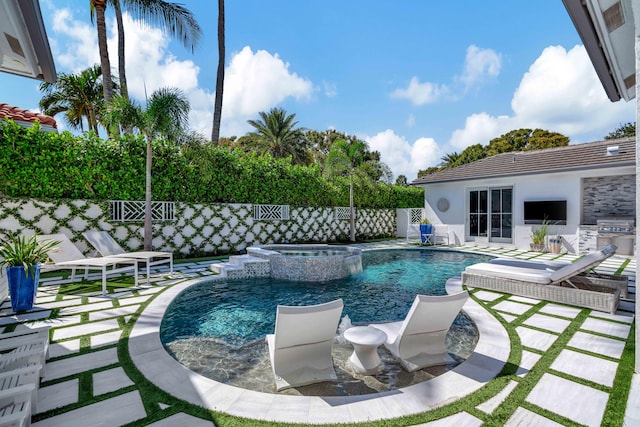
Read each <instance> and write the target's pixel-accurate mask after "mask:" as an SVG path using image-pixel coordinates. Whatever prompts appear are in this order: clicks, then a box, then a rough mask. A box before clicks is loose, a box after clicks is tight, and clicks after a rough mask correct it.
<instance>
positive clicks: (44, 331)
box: [0, 325, 51, 359]
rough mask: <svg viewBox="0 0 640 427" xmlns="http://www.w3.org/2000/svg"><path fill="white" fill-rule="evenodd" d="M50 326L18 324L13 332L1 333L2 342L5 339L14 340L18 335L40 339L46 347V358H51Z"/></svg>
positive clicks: (0, 339)
mask: <svg viewBox="0 0 640 427" xmlns="http://www.w3.org/2000/svg"><path fill="white" fill-rule="evenodd" d="M50 329H51V327H50V326H40V327H37V328H31V327H28V326H25V325H18V326H17V327H16V329H15V330H14V331H12V332H3V333H1V334H0V343H2V342H4V341H3V340H12V339H14V338H18V337H28V338H32V339H33V340H36V341H39V342H41V343H42V345H43V347H44V358H45V359H48V358H49V330H50Z"/></svg>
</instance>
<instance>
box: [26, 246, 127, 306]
mask: <svg viewBox="0 0 640 427" xmlns="http://www.w3.org/2000/svg"><path fill="white" fill-rule="evenodd" d="M37 239H38V240H57V241H59V242H60V243H59V244H58V245H57V246H56V247H55V248H53V249H52V250H50V251H48V252H47V255H48V256H49V258H50V259H51V261H53V262H54V264H43V265H42V267H41V271H50V270H58V269H71V281H72V282H73V281H74V280H75V276H76V270H77V269H84V271H85V278H86V277H87V276H88V273H89V270H100V272H101V273H102V295H106V294H107V274H115V273H124V272H127V271H133V273H134V277H135V286H138V260H137V259H135V258H121V257H97V258H87V257H85V256H84V254H83V253H82V252H80V250H79V249H78V248H77V247H76V246H75V245H74V244H73V243H71V240H69V238H68V237H67V236H66V235H64V234H49V235H40V236H38V237H37Z"/></svg>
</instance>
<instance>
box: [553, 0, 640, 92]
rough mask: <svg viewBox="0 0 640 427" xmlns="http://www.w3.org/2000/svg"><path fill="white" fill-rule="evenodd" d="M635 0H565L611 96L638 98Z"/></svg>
mask: <svg viewBox="0 0 640 427" xmlns="http://www.w3.org/2000/svg"><path fill="white" fill-rule="evenodd" d="M632 1H638V0H562V2H563V3H564V6H565V8H566V9H567V12H568V13H569V16H570V17H571V20H572V21H573V25H574V26H575V27H576V30H577V31H578V35H579V36H580V38H581V39H582V43H583V44H584V47H585V49H586V50H587V53H588V54H589V58H590V59H591V62H592V64H593V66H594V68H595V71H596V74H597V75H598V78H599V79H600V82H601V83H602V87H603V88H604V90H605V92H606V94H607V97H608V98H609V99H610V100H611V101H613V102H615V101H619V100H620V99H624V100H626V101H630V100H631V99H633V98H635V85H636V69H635V50H634V38H635V23H634V13H633V9H632V4H631V3H632Z"/></svg>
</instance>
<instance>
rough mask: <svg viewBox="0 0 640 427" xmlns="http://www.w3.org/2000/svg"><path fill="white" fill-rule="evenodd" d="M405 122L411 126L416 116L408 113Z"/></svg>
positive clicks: (414, 122)
mask: <svg viewBox="0 0 640 427" xmlns="http://www.w3.org/2000/svg"><path fill="white" fill-rule="evenodd" d="M405 124H406V125H407V127H410V128H412V127H413V126H414V125H415V124H416V116H414V115H413V114H409V117H407V121H406V122H405Z"/></svg>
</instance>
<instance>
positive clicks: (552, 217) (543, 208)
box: [524, 200, 567, 225]
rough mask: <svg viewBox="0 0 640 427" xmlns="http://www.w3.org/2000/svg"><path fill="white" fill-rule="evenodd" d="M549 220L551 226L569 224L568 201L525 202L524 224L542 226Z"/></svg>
mask: <svg viewBox="0 0 640 427" xmlns="http://www.w3.org/2000/svg"><path fill="white" fill-rule="evenodd" d="M545 219H546V220H547V221H548V222H549V224H561V225H564V224H566V223H567V201H566V200H545V201H541V202H539V201H525V202H524V223H525V224H542V221H544V220H545Z"/></svg>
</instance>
